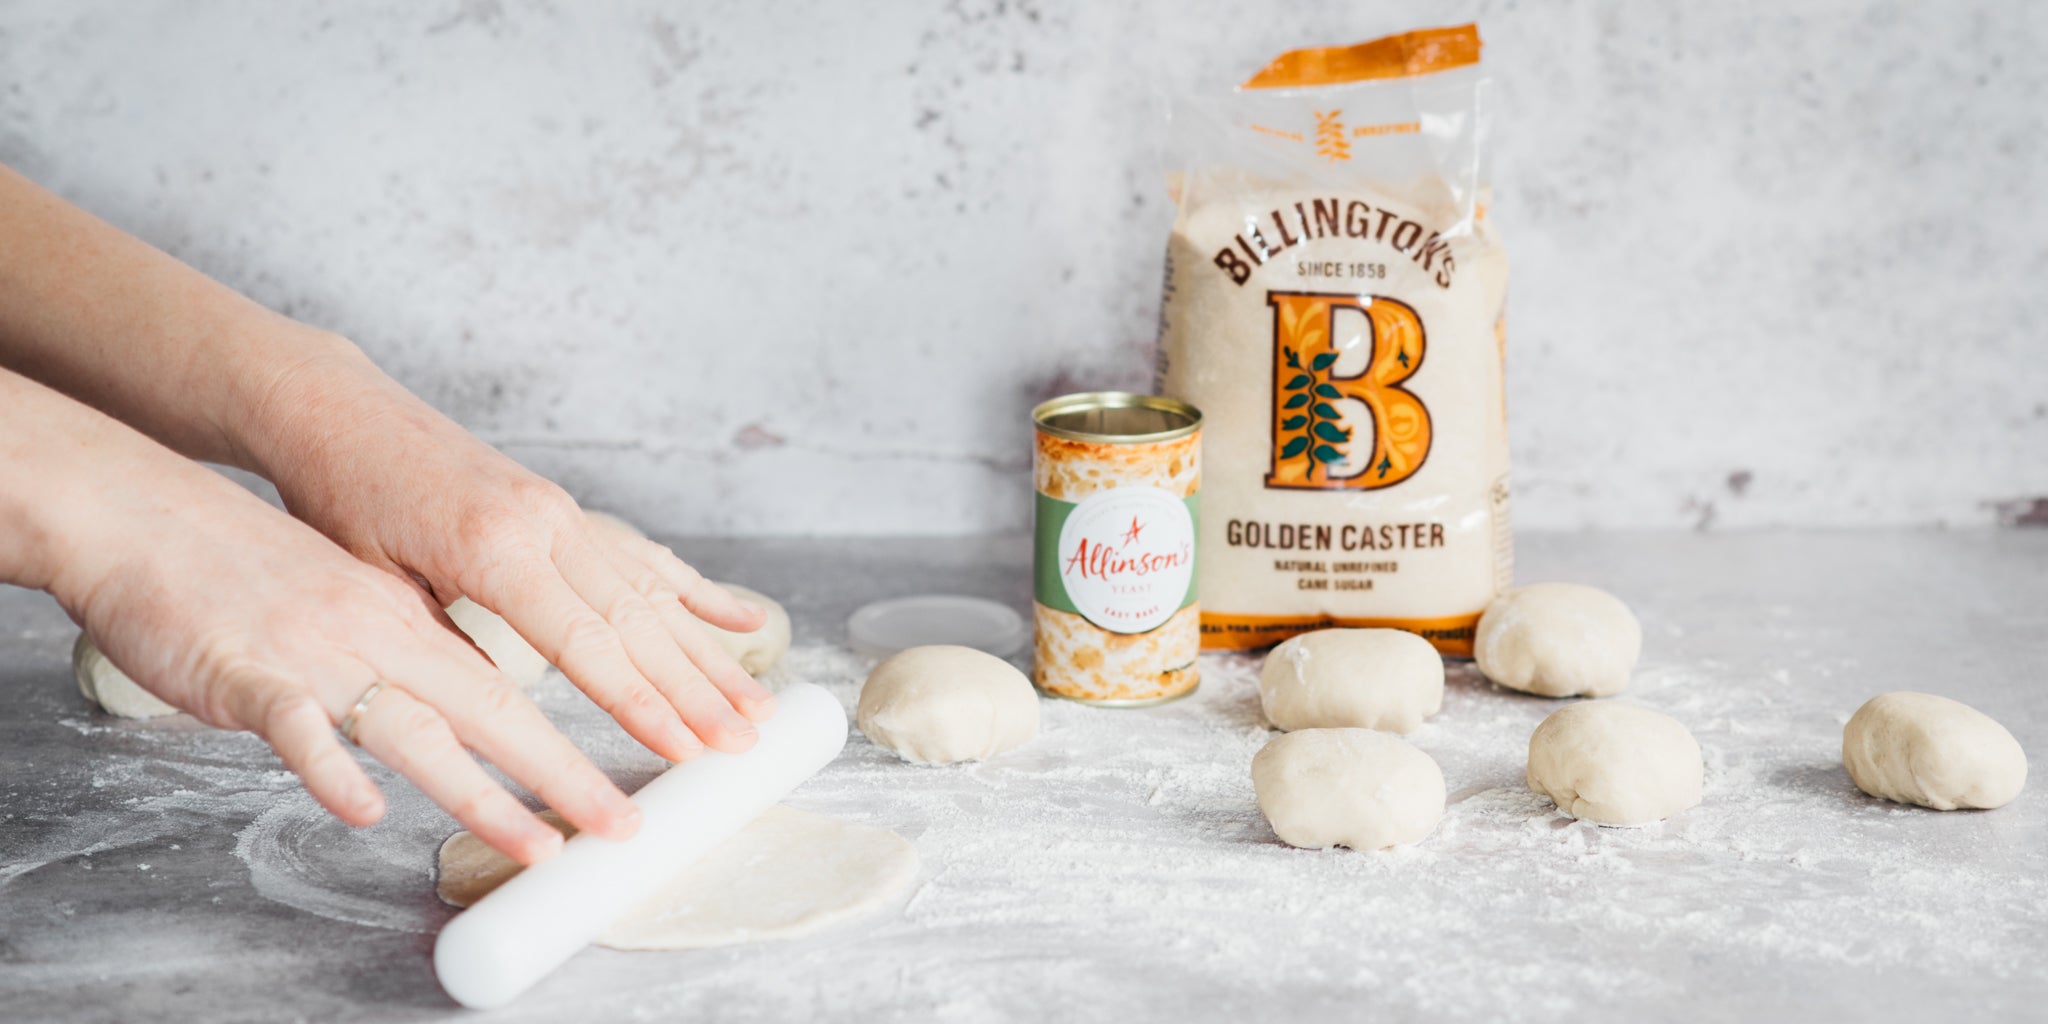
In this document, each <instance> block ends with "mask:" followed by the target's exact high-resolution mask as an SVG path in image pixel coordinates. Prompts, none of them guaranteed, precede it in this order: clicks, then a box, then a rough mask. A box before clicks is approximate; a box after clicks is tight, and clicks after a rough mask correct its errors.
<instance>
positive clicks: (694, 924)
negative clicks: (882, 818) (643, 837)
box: [434, 806, 917, 949]
mask: <svg viewBox="0 0 2048 1024" xmlns="http://www.w3.org/2000/svg"><path fill="white" fill-rule="evenodd" d="M540 816H541V819H542V820H544V821H546V822H547V823H548V824H550V825H553V826H554V827H555V828H557V829H559V830H561V833H562V834H563V835H564V836H571V835H575V834H576V829H575V828H574V827H572V826H570V825H569V824H568V823H566V822H564V821H563V820H562V819H561V816H560V815H557V814H556V813H555V812H553V811H543V812H541V815H540ZM519 871H520V867H519V863H518V862H517V861H514V860H513V859H512V858H510V857H507V856H505V855H504V854H502V853H499V852H498V851H496V850H493V849H491V848H490V847H488V846H485V845H484V844H483V841H482V840H480V839H478V838H476V837H475V836H473V835H471V834H469V833H468V832H457V833H455V834H454V835H452V836H449V837H448V840H447V842H444V843H442V844H441V856H440V876H439V881H438V883H437V884H436V885H435V888H434V891H435V893H436V894H437V895H439V896H440V897H441V899H442V901H443V902H446V903H450V904H453V905H455V906H458V907H466V906H469V905H470V904H472V903H475V902H476V901H477V900H480V899H483V898H484V896H486V895H488V894H489V893H490V891H491V890H492V889H496V888H497V887H498V886H500V885H503V884H504V883H505V882H506V881H507V880H508V879H510V878H511V877H512V876H513V875H516V874H518V873H519ZM916 878H917V850H916V849H915V848H914V847H912V846H911V845H910V843H909V842H907V841H906V840H905V839H904V838H903V837H902V836H899V835H897V834H896V833H894V832H891V831H889V830H888V829H885V828H876V827H875V826H873V825H862V824H859V823H857V822H851V821H840V820H839V819H837V818H828V817H825V816H824V815H822V814H812V813H810V812H808V811H799V810H796V809H795V808H792V807H780V806H778V807H770V808H769V809H768V810H767V811H765V812H763V813H762V815H761V816H760V817H758V818H755V819H754V821H753V823H752V824H750V825H748V826H747V827H746V828H743V829H741V830H740V831H739V833H738V834H736V835H734V836H733V837H732V838H731V839H728V840H726V841H725V842H723V843H720V844H718V846H717V847H716V848H714V849H712V850H711V852H709V853H707V854H705V855H704V856H703V857H701V858H699V859H698V860H697V861H696V862H695V863H693V864H691V865H689V866H688V867H686V868H684V869H683V871H682V873H681V874H679V875H677V876H676V877H675V878H674V879H673V880H671V881H670V882H669V883H668V885H667V886H666V887H664V888H663V889H662V890H661V891H660V892H659V893H657V894H655V895H654V896H652V897H650V898H649V899H648V901H647V902H646V903H645V904H644V905H642V906H640V907H639V908H638V909H635V910H633V911H631V912H629V913H628V914H627V915H626V916H625V917H622V918H620V919H619V920H617V921H615V922H613V923H612V926H611V927H609V928H607V929H605V932H604V934H603V935H600V936H598V939H597V942H598V945H601V946H609V947H611V948H613V949H703V948H706V947H710V946H729V945H732V944H734V943H739V942H756V941H760V940H763V939H790V938H796V937H798V936H801V935H809V934H811V933H813V932H818V931H823V930H825V929H826V928H830V927H832V926H834V925H836V924H839V923H841V922H843V921H848V920H851V919H853V918H856V917H861V916H864V915H866V914H869V913H872V912H873V911H875V910H877V909H880V908H881V906H882V905H883V904H885V903H887V902H888V901H889V900H890V899H891V898H893V897H895V896H896V895H897V894H898V893H901V892H902V891H903V890H904V889H905V888H907V887H909V885H910V883H911V882H912V881H915V880H916Z"/></svg>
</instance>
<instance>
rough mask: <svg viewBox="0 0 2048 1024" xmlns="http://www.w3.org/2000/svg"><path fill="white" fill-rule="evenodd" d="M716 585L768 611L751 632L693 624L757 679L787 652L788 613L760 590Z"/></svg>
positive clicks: (701, 621)
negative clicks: (758, 627) (738, 631)
mask: <svg viewBox="0 0 2048 1024" xmlns="http://www.w3.org/2000/svg"><path fill="white" fill-rule="evenodd" d="M719 586H721V587H724V588H725V589H727V590H730V591H732V592H733V594H734V595H735V596H738V597H742V598H745V599H746V600H749V601H752V602H754V603H755V604H758V605H760V606H761V607H763V608H766V609H768V621H767V622H766V623H765V624H763V625H762V626H761V628H760V629H757V630H755V631H753V632H751V633H735V632H733V631H732V630H729V629H720V628H718V627H717V626H714V625H712V624H710V623H708V622H705V621H703V620H701V619H700V620H698V623H697V624H698V625H700V626H702V627H704V631H705V632H707V633H710V634H711V638H712V639H713V640H716V641H718V646H720V647H723V648H725V653H727V654H730V655H732V656H733V660H734V661H737V662H739V663H740V667H741V668H743V669H746V670H747V673H748V674H749V675H757V676H758V675H760V674H761V673H763V672H766V671H768V670H769V669H770V668H771V667H773V666H774V665H775V663H776V662H778V661H781V660H782V656H783V655H784V654H787V653H788V652H789V613H788V612H787V611H784V610H783V608H782V605H780V604H778V603H776V601H775V599H774V598H772V597H769V596H768V595H766V594H763V593H761V592H760V591H757V590H749V589H747V588H746V587H742V586H740V585H739V584H737V583H720V584H719ZM692 617H693V618H694V616H692Z"/></svg>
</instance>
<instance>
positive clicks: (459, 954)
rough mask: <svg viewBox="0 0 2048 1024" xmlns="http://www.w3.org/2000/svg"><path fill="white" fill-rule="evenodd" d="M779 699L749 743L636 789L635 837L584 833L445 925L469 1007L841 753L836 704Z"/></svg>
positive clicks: (494, 996)
mask: <svg viewBox="0 0 2048 1024" xmlns="http://www.w3.org/2000/svg"><path fill="white" fill-rule="evenodd" d="M775 701H776V712H775V715H774V716H773V717H771V718H770V719H768V721H766V722H762V723H760V725H759V726H758V728H759V730H760V739H758V740H757V741H755V743H754V746H753V749H751V750H748V751H747V752H746V753H744V754H722V753H719V752H717V751H706V752H704V753H703V754H700V755H698V756H697V757H695V758H693V759H691V760H689V761H684V762H683V763H681V764H678V765H676V766H675V767H673V768H670V769H669V770H668V771H666V772H664V773H662V775H661V776H660V777H658V778H656V779H655V780H654V781H653V782H650V783H648V784H647V785H646V786H644V787H642V788H641V790H640V792H638V793H635V794H633V802H634V803H635V804H638V805H639V807H640V815H641V818H640V831H639V832H638V833H637V834H635V835H634V836H633V838H631V839H628V840H625V841H623V842H621V841H618V840H612V839H605V838H602V837H599V836H595V835H589V834H582V835H577V836H576V837H574V838H572V839H570V840H569V842H568V843H567V844H566V845H564V846H563V847H562V852H561V853H559V854H557V855H555V857H554V858H552V859H550V860H547V861H544V862H542V863H540V864H536V865H534V866H533V867H530V868H527V869H526V870H524V871H521V872H520V873H519V874H518V875H516V876H514V877H513V878H512V880H511V881H509V882H506V883H505V884H504V885H502V886H499V887H498V888H497V889H496V890H495V891H493V892H492V893H491V894H490V895H488V896H485V897H484V898H483V899H481V900H479V901H477V904H476V905H475V906H473V907H471V908H469V909H468V910H467V911H465V912H463V913H462V914H460V915H458V916H457V917H456V918H455V919H454V920H452V921H450V922H448V925H447V927H445V928H442V929H441V937H440V938H439V939H437V940H436V941H435V942H434V973H435V974H436V975H438V976H439V977H440V979H441V987H442V988H445V989H447V990H448V994H449V995H451V996H454V997H455V1001H456V1002H458V1003H461V1004H462V1005H464V1006H467V1007H470V1008H471V1009H478V1010H485V1009H490V1008H492V1007H496V1006H503V1005H505V1004H506V1003H509V1002H511V1001H512V1000H513V999H514V998H515V997H517V996H518V995H519V993H521V992H524V991H526V990H527V989H528V988H530V987H532V986H533V984H534V983H535V982H538V981H539V980H540V979H541V978H543V977H546V976H547V974H548V972H549V971H552V970H554V969H555V968H557V967H560V966H561V965H562V963H563V962H564V961H566V960H568V959H569V958H570V957H572V956H575V955H576V953H577V951H578V950H581V949H582V948H583V947H585V946H587V945H589V944H590V943H591V942H592V941H594V940H595V939H596V938H597V936H598V935H599V933H601V932H603V931H604V929H605V928H606V927H607V926H609V925H610V924H611V923H612V922H613V921H616V920H618V919H619V918H620V917H621V916H623V915H624V914H625V913H626V912H627V911H628V910H631V909H632V908H633V906H634V905H635V904H636V903H637V902H639V901H640V900H642V899H644V898H645V897H647V896H648V895H650V894H651V893H653V892H655V891H656V890H658V889H660V888H661V886H662V885H663V883H666V882H668V881H669V880H670V879H672V878H674V877H675V875H676V872H677V871H679V870H681V869H682V868H683V867H684V866H685V865H687V864H689V863H690V862H691V861H694V860H696V859H697V858H698V857H701V856H703V855H704V854H705V853H706V852H707V851H709V850H711V849H712V848H713V847H715V846H717V845H718V844H719V843H721V842H724V841H725V840H726V839H728V838H730V837H731V836H732V835H733V834H734V833H736V832H738V831H739V830H740V829H742V828H744V827H745V826H746V825H747V823H748V822H751V821H753V820H754V819H755V818H757V817H759V816H760V815H761V812H763V811H766V810H767V809H768V808H769V807H771V806H773V805H774V804H775V803H776V802H777V801H779V800H781V799H782V798H783V797H784V796H786V795H788V794H789V791H790V790H793V789H795V788H796V787H797V786H798V784H800V783H802V782H803V781H804V780H805V779H808V778H810V777H811V776H812V775H814V774H816V773H817V771H818V769H820V768H823V767H825V765H827V764H829V763H830V762H831V761H832V759H833V758H835V757H837V756H839V750H840V748H842V747H844V746H845V745H846V712H845V710H844V709H842V708H841V707H840V706H839V701H838V699H836V698H834V697H833V696H832V695H831V694H829V693H826V692H825V691H824V690H823V689H820V688H819V687H817V686H814V685H812V684H810V683H796V684H793V685H791V686H789V687H787V688H785V689H784V690H783V691H782V692H781V693H778V694H776V697H775Z"/></svg>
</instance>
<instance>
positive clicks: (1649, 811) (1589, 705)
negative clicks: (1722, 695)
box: [1528, 700, 1706, 825]
mask: <svg viewBox="0 0 2048 1024" xmlns="http://www.w3.org/2000/svg"><path fill="white" fill-rule="evenodd" d="M1705 777H1706V767H1705V763H1704V762H1703V761H1702V760H1701V759H1700V745H1699V742H1698V741H1696V740H1694V739H1693V738H1692V733H1689V732H1687V731H1686V730H1685V726H1683V725H1680V724H1678V722H1677V720H1676V719H1673V718H1671V717H1669V716H1667V715H1660V714H1658V713H1657V712H1655V711H1651V710H1650V709H1649V708H1644V707H1637V706H1636V705H1634V704H1623V703H1621V702H1619V701H1611V700H1595V701H1585V702H1583V703H1579V704H1573V705H1571V706H1570V707H1565V708H1559V709H1558V710H1557V711H1555V712H1553V713H1552V714H1551V716H1550V717H1549V718H1546V719H1544V720H1543V723H1542V724H1541V725H1538V726H1537V727H1536V731H1535V733H1533V734H1532V735H1530V737H1529V772H1528V780H1529V788H1530V789H1531V790H1534V791H1535V792H1537V793H1539V794H1541V795H1543V796H1547V797H1549V798H1550V799H1552V800H1554V801H1556V802H1557V809H1558V810H1561V811H1563V812H1564V813H1566V814H1569V815H1571V816H1572V817H1574V818H1580V819H1583V820H1585V821H1591V822H1595V823H1597V824H1601V825H1648V824H1650V823H1651V822H1654V821H1660V820H1662V819H1665V818H1668V817H1671V816H1672V815H1674V814H1677V813H1678V812H1680V811H1682V810H1685V809H1686V808H1688V807H1693V806H1696V805H1698V804H1699V802H1700V791H1701V789H1702V787H1703V786H1704V783H1705Z"/></svg>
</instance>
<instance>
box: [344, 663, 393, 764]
mask: <svg viewBox="0 0 2048 1024" xmlns="http://www.w3.org/2000/svg"><path fill="white" fill-rule="evenodd" d="M383 689H384V681H383V680H381V679H380V680H378V681H376V682H374V683H371V684H370V688H369V689H367V690H364V691H363V695H362V696H360V697H357V698H356V702H355V704H354V706H352V707H350V708H349V709H348V714H346V715H343V716H341V737H342V739H345V740H347V741H349V742H350V743H353V744H355V745H356V746H358V747H360V746H362V745H363V744H362V741H360V740H358V739H356V729H357V727H359V726H361V725H362V724H363V713H364V712H366V711H368V710H370V702H371V701H373V700H376V699H377V694H378V692H379V691H381V690H383Z"/></svg>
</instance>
